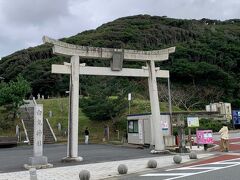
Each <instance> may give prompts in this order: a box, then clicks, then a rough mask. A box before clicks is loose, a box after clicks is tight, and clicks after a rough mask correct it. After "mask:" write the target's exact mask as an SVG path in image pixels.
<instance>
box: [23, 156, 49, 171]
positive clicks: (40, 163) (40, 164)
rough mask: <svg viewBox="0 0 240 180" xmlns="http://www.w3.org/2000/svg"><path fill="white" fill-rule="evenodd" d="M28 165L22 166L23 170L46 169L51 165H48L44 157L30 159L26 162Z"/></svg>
mask: <svg viewBox="0 0 240 180" xmlns="http://www.w3.org/2000/svg"><path fill="white" fill-rule="evenodd" d="M28 163H29V164H24V168H25V169H28V170H29V169H31V168H36V169H46V168H52V167H53V165H52V164H49V163H48V158H47V157H46V156H37V157H30V158H29V160H28Z"/></svg>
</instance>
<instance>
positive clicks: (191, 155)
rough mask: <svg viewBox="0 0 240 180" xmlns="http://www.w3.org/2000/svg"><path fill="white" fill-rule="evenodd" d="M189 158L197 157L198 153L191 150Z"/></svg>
mask: <svg viewBox="0 0 240 180" xmlns="http://www.w3.org/2000/svg"><path fill="white" fill-rule="evenodd" d="M189 158H190V159H197V153H195V152H191V153H190V154H189Z"/></svg>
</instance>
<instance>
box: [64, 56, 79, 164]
mask: <svg viewBox="0 0 240 180" xmlns="http://www.w3.org/2000/svg"><path fill="white" fill-rule="evenodd" d="M69 103H70V112H69V124H68V149H67V158H69V159H72V160H78V158H79V157H78V118H79V117H78V109H79V56H72V57H71V74H70V93H69ZM79 160H80V159H79ZM81 160H82V159H81Z"/></svg>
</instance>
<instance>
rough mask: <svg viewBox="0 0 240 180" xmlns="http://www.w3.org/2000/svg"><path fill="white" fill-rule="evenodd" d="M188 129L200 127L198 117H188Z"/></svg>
mask: <svg viewBox="0 0 240 180" xmlns="http://www.w3.org/2000/svg"><path fill="white" fill-rule="evenodd" d="M187 123H188V127H199V119H198V117H187Z"/></svg>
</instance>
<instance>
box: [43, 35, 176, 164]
mask: <svg viewBox="0 0 240 180" xmlns="http://www.w3.org/2000/svg"><path fill="white" fill-rule="evenodd" d="M43 42H44V43H51V44H53V45H54V46H53V48H52V49H53V53H54V54H60V55H67V56H71V63H65V64H64V65H56V64H53V65H52V73H59V74H70V77H71V78H70V113H69V127H68V149H67V150H68V151H67V157H66V158H65V159H64V160H66V161H69V160H70V161H72V160H73V161H81V160H82V158H81V157H78V108H79V105H78V104H79V98H75V97H78V96H79V94H78V92H79V74H83V75H107V76H133V77H148V85H149V95H150V102H151V113H152V123H151V124H152V142H151V144H152V145H155V150H157V151H161V150H165V146H164V142H163V133H162V129H161V122H160V107H159V99H158V90H157V80H156V78H157V77H161V78H169V71H167V70H160V68H156V67H155V61H165V60H168V58H169V54H170V53H173V52H175V47H170V48H167V49H162V50H153V51H138V50H128V49H113V48H99V47H88V46H78V45H73V44H68V43H65V42H62V41H58V40H55V39H52V38H49V37H47V36H44V37H43ZM80 57H82V58H91V59H103V60H106V59H111V60H112V63H111V68H108V67H93V66H85V64H79V58H80ZM123 61H145V62H146V67H143V68H142V69H131V68H122V63H123Z"/></svg>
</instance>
